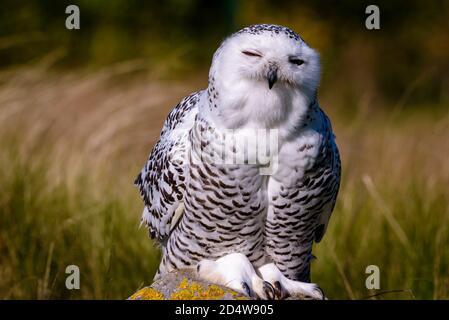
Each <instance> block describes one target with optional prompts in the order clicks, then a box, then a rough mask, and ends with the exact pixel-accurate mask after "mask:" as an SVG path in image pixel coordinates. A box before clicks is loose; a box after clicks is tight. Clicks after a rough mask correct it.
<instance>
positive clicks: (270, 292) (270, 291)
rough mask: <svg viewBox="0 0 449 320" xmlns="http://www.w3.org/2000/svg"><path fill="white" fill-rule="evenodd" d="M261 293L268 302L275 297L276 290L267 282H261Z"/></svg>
mask: <svg viewBox="0 0 449 320" xmlns="http://www.w3.org/2000/svg"><path fill="white" fill-rule="evenodd" d="M263 292H264V294H265V298H266V299H268V300H274V298H275V297H276V290H275V289H274V287H273V286H272V285H271V283H269V282H268V281H264V282H263Z"/></svg>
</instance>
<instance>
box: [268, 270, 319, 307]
mask: <svg viewBox="0 0 449 320" xmlns="http://www.w3.org/2000/svg"><path fill="white" fill-rule="evenodd" d="M259 273H260V274H261V275H262V278H263V279H264V280H265V281H268V282H270V283H272V284H273V287H274V288H275V291H276V297H277V298H278V299H285V298H287V297H289V296H301V297H309V298H312V299H315V300H324V299H325V296H324V292H323V290H322V289H321V288H320V287H319V286H318V285H316V284H314V283H307V282H301V281H294V280H290V279H288V278H287V277H285V276H284V275H283V274H282V272H281V271H280V270H279V269H278V268H277V267H276V266H275V265H274V263H269V264H266V265H264V266H262V267H260V268H259Z"/></svg>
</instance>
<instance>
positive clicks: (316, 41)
mask: <svg viewBox="0 0 449 320" xmlns="http://www.w3.org/2000/svg"><path fill="white" fill-rule="evenodd" d="M69 4H77V5H78V6H79V7H80V11H81V29H80V30H76V31H75V30H67V29H65V27H64V22H65V18H66V17H67V15H66V14H65V7H66V6H67V5H69ZM368 4H371V3H369V2H367V1H349V0H343V1H325V2H320V3H316V1H312V0H304V1H274V0H273V1H269V0H263V1H257V2H256V1H248V0H233V1H214V2H213V4H212V2H211V1H205V0H185V1H181V0H169V1H165V2H164V3H160V2H156V1H146V2H143V1H136V0H134V1H125V0H115V1H110V2H108V1H104V0H95V1H70V2H67V1H58V2H55V1H49V0H43V1H42V0H41V1H13V0H4V1H2V3H1V4H0V8H1V10H0V150H1V152H0V186H1V187H0V188H1V189H0V190H1V192H0V298H2V299H18V298H27V299H83V298H96V299H104V298H114V299H123V298H126V297H128V296H129V295H130V294H131V293H133V292H134V291H135V290H136V289H138V288H139V287H141V286H143V285H147V284H149V283H150V282H151V279H152V276H153V274H154V271H155V269H156V267H157V264H158V259H159V253H158V250H157V249H156V248H154V247H153V245H152V243H151V241H150V240H149V239H148V238H147V234H146V232H145V230H144V229H138V226H139V218H140V213H141V210H142V203H141V200H140V197H139V195H138V192H137V190H135V188H134V187H133V185H132V182H133V179H134V177H135V175H136V174H137V172H138V171H139V170H140V168H141V166H142V165H143V163H144V162H145V161H146V157H147V155H148V153H149V151H150V149H151V147H152V145H153V144H154V143H155V141H156V139H157V136H158V134H159V132H160V128H161V126H162V123H163V120H164V118H165V116H166V115H167V113H168V111H169V110H170V108H171V107H172V106H173V105H175V104H176V103H177V102H178V101H179V100H180V99H181V98H182V97H183V96H185V95H187V94H188V93H190V92H192V91H195V90H198V89H199V88H203V87H205V86H206V85H207V71H208V67H209V65H210V60H211V57H212V54H213V52H214V50H215V49H216V48H217V47H218V44H219V42H220V41H221V40H222V39H223V38H224V37H225V36H226V35H227V34H229V33H230V32H233V31H236V30H238V29H239V28H241V27H243V26H246V25H249V24H253V23H277V24H283V25H287V26H289V27H291V28H293V29H294V30H296V31H297V32H298V33H300V34H301V35H302V37H303V38H304V39H305V40H306V41H307V42H308V43H309V44H310V45H311V46H313V47H315V48H317V49H318V50H319V51H320V53H321V56H322V64H323V79H322V85H321V90H320V93H319V96H320V101H321V105H322V106H323V108H324V109H325V111H326V112H327V113H328V114H329V115H330V117H331V119H332V120H333V126H334V131H335V132H336V135H337V142H338V144H339V146H340V150H341V154H342V161H343V180H342V186H341V191H340V196H339V199H338V202H337V206H336V209H335V212H334V214H333V217H332V222H331V223H330V227H329V230H328V233H327V234H326V236H325V238H324V240H323V242H322V243H321V244H319V245H317V246H316V249H315V255H316V256H317V257H318V260H316V261H314V262H313V267H312V280H313V281H314V282H317V283H319V284H320V286H321V287H322V288H323V289H324V290H325V292H326V294H327V295H328V296H329V297H330V298H333V299H338V298H340V299H348V298H349V299H356V298H358V299H360V298H365V297H368V296H371V295H374V294H378V293H382V292H384V291H391V290H399V292H390V293H388V294H382V295H379V296H376V297H375V298H377V299H391V298H398V299H414V298H418V299H448V298H449V251H448V250H447V246H448V244H449V192H448V186H449V101H448V100H449V72H448V71H449V33H448V32H447V30H449V3H448V2H446V1H433V2H431V3H429V2H423V1H417V0H413V1H395V2H392V1H391V2H389V1H377V5H378V6H379V7H380V10H381V29H380V30H376V31H369V30H366V29H365V18H366V15H365V13H364V12H365V8H366V6H367V5H368ZM69 264H75V265H78V266H79V267H80V271H81V289H80V290H74V291H69V290H67V289H66V288H65V285H64V284H65V277H66V276H67V275H66V274H65V273H64V272H65V267H66V266H67V265H69ZM371 264H374V265H377V266H379V268H380V272H381V281H380V284H381V289H380V290H378V291H372V290H371V291H369V290H367V289H366V288H365V286H364V284H365V279H366V276H367V275H366V274H365V268H366V267H367V266H368V265H371Z"/></svg>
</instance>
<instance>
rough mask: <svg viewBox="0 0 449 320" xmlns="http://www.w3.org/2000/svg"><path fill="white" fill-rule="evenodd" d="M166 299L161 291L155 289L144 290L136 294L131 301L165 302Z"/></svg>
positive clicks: (147, 288)
mask: <svg viewBox="0 0 449 320" xmlns="http://www.w3.org/2000/svg"><path fill="white" fill-rule="evenodd" d="M164 299H165V297H164V295H163V294H162V293H160V292H159V291H157V290H155V289H153V288H149V287H146V288H143V289H140V290H139V291H137V292H136V293H134V294H133V295H132V296H131V297H130V298H129V300H164Z"/></svg>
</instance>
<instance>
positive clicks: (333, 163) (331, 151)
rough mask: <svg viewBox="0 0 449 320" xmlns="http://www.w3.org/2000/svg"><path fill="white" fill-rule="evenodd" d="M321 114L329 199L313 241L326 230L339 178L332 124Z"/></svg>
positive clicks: (338, 185)
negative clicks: (324, 133) (324, 135)
mask: <svg viewBox="0 0 449 320" xmlns="http://www.w3.org/2000/svg"><path fill="white" fill-rule="evenodd" d="M321 113H322V115H323V117H324V119H325V122H326V128H327V130H326V138H325V139H326V141H327V143H326V144H325V146H326V148H327V150H325V152H327V153H328V155H327V157H325V158H326V159H328V160H329V161H328V164H327V166H326V167H327V168H326V170H325V171H324V174H323V177H322V179H323V180H322V181H327V183H326V184H327V185H328V188H329V189H330V191H328V194H329V195H330V199H329V201H328V203H327V205H326V206H325V207H324V208H323V210H322V211H321V213H320V216H319V219H318V224H317V227H316V229H315V242H317V243H318V242H320V241H321V239H323V236H324V233H325V232H326V229H327V225H328V223H329V219H330V217H331V214H332V211H334V207H335V202H336V201H337V195H338V191H339V189H340V178H341V161H340V153H339V151H338V148H337V144H336V143H335V136H334V134H333V131H332V125H331V122H330V120H329V118H328V117H327V116H326V115H325V114H324V112H322V111H321Z"/></svg>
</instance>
